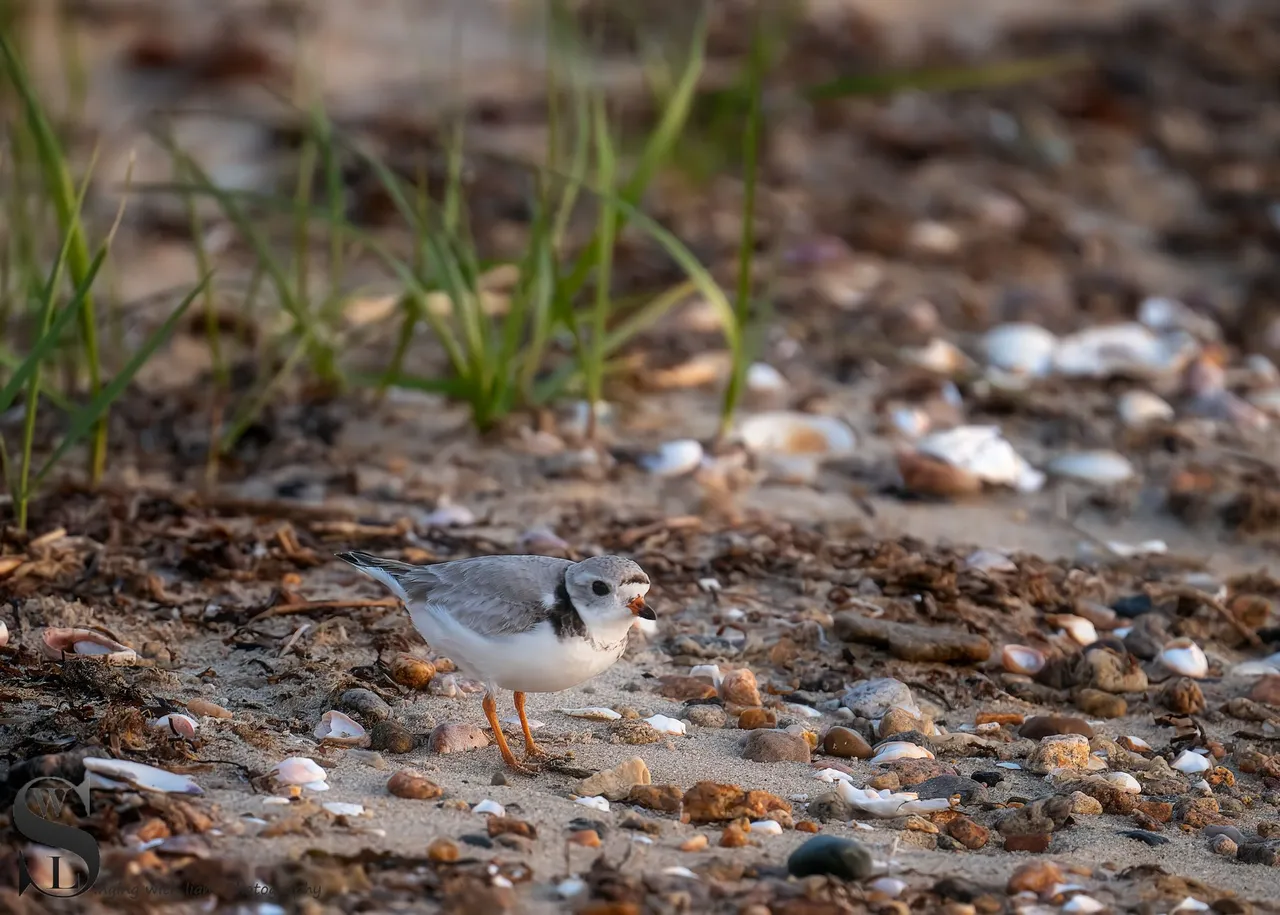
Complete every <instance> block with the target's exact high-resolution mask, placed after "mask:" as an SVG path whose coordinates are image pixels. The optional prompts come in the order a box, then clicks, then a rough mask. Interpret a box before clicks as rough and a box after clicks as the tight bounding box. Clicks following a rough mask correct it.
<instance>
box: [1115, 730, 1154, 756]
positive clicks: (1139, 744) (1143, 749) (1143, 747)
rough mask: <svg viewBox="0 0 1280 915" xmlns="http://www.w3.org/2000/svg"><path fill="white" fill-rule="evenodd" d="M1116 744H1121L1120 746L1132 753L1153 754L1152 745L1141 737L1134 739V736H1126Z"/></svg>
mask: <svg viewBox="0 0 1280 915" xmlns="http://www.w3.org/2000/svg"><path fill="white" fill-rule="evenodd" d="M1116 743H1118V744H1120V746H1122V747H1124V748H1125V749H1126V750H1128V751H1129V752H1130V753H1150V752H1151V744H1149V743H1147V742H1146V741H1145V740H1143V739H1142V738H1141V737H1134V736H1132V735H1128V734H1126V735H1125V736H1124V737H1121V738H1120V739H1119V740H1117V741H1116Z"/></svg>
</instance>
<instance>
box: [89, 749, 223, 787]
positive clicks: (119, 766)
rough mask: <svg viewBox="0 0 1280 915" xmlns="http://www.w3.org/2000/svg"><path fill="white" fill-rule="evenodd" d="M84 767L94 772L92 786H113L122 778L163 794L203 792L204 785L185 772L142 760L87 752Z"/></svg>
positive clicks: (129, 782)
mask: <svg viewBox="0 0 1280 915" xmlns="http://www.w3.org/2000/svg"><path fill="white" fill-rule="evenodd" d="M84 767H85V768H86V769H87V770H88V771H89V772H90V773H91V774H92V775H94V776H95V779H94V785H93V786H94V787H100V788H110V787H114V785H113V784H111V783H120V782H123V783H124V784H126V785H132V786H133V787H135V788H143V789H146V790H148V791H161V792H163V793H165V794H204V789H202V788H201V787H200V786H199V785H197V784H196V783H195V782H193V781H192V780H191V779H189V778H187V777H186V776H185V775H177V774H175V773H173V772H166V771H165V770H164V769H157V768H156V767H155V766H147V765H144V764H142V763H136V762H129V761H127V760H123V759H103V758H100V757H96V756H90V757H88V758H86V759H85V761H84Z"/></svg>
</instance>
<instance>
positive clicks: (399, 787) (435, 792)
mask: <svg viewBox="0 0 1280 915" xmlns="http://www.w3.org/2000/svg"><path fill="white" fill-rule="evenodd" d="M387 790H388V791H390V792H391V793H392V794H394V795H395V796H396V797H403V798H408V799H410V800H415V801H428V800H431V799H432V798H437V797H439V796H440V795H441V794H443V793H444V789H443V788H441V787H440V786H439V785H437V784H436V783H435V782H433V781H432V780H431V779H429V778H427V774H426V773H425V772H423V771H422V770H420V769H401V770H400V771H399V772H397V773H396V774H395V775H393V776H391V778H389V779H388V780H387Z"/></svg>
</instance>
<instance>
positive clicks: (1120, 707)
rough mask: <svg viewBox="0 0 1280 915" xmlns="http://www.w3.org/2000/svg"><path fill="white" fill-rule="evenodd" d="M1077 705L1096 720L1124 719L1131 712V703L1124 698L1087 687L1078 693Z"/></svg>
mask: <svg viewBox="0 0 1280 915" xmlns="http://www.w3.org/2000/svg"><path fill="white" fill-rule="evenodd" d="M1076 705H1077V706H1078V707H1079V708H1080V711H1082V712H1084V713H1085V714H1086V715H1092V716H1093V717H1094V718H1123V717H1124V716H1125V715H1126V714H1128V712H1129V703H1127V702H1125V701H1124V698H1123V697H1121V696H1117V695H1116V694H1115V693H1104V692H1103V691H1102V690H1100V689H1089V688H1087V687H1086V688H1085V689H1082V690H1080V691H1079V692H1078V693H1076Z"/></svg>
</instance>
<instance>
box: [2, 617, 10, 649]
mask: <svg viewBox="0 0 1280 915" xmlns="http://www.w3.org/2000/svg"><path fill="white" fill-rule="evenodd" d="M8 644H9V626H8V624H7V623H5V621H4V620H0V648H3V647H4V646H6V645H8Z"/></svg>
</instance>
